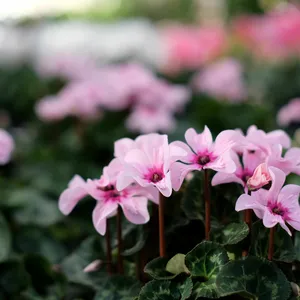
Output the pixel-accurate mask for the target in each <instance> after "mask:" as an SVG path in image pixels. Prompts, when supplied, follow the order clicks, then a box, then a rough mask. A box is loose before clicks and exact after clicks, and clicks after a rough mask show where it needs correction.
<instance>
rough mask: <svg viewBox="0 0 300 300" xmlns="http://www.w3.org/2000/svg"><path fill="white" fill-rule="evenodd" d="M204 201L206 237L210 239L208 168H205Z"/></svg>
mask: <svg viewBox="0 0 300 300" xmlns="http://www.w3.org/2000/svg"><path fill="white" fill-rule="evenodd" d="M204 201H205V239H206V240H208V241H209V239H210V237H209V233H210V189H209V174H208V170H207V169H205V170H204Z"/></svg>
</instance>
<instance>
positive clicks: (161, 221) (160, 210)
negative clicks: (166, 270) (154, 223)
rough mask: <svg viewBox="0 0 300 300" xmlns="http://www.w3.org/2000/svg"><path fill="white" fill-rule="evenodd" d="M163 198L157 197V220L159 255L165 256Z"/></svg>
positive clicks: (161, 196)
mask: <svg viewBox="0 0 300 300" xmlns="http://www.w3.org/2000/svg"><path fill="white" fill-rule="evenodd" d="M164 214H165V197H164V196H163V195H162V194H160V195H159V206H158V218H159V255H160V257H165V256H166V240H165V219H164Z"/></svg>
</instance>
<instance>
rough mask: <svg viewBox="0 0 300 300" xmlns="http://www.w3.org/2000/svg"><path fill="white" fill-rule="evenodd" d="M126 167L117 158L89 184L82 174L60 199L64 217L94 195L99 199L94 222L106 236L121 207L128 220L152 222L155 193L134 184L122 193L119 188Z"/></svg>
mask: <svg viewBox="0 0 300 300" xmlns="http://www.w3.org/2000/svg"><path fill="white" fill-rule="evenodd" d="M122 168H123V165H122V163H121V161H120V160H119V159H117V158H115V159H113V160H112V161H111V163H110V164H109V165H108V166H107V167H105V168H104V169H103V175H102V176H101V178H100V179H95V180H91V179H88V180H87V181H86V182H85V181H84V180H83V179H82V178H81V177H79V176H78V175H77V176H75V177H74V178H73V180H72V181H71V182H70V184H69V187H68V189H66V190H65V191H64V192H63V193H62V194H61V196H60V199H59V208H60V210H61V211H62V212H63V213H64V214H66V215H67V214H69V213H70V212H71V211H72V210H73V209H74V207H75V206H76V204H77V203H78V202H79V201H80V200H81V199H82V198H84V197H85V196H87V195H90V196H91V197H92V198H94V199H95V200H97V204H96V207H95V209H94V211H93V223H94V226H95V228H96V230H97V231H98V232H99V233H100V234H101V235H104V234H105V232H106V219H107V218H110V217H112V216H114V215H115V214H116V212H117V209H118V206H120V207H121V208H122V210H123V212H124V215H125V217H126V218H127V219H128V221H130V222H132V223H134V224H145V223H147V222H148V221H149V218H150V217H149V212H148V208H147V204H148V199H152V196H151V194H150V193H149V192H148V191H147V190H146V189H143V188H141V187H140V186H138V185H137V184H132V185H130V186H128V187H126V188H124V189H123V190H122V191H118V190H117V189H116V180H117V177H118V176H119V174H120V171H121V170H122Z"/></svg>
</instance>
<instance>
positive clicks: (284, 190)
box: [235, 167, 300, 235]
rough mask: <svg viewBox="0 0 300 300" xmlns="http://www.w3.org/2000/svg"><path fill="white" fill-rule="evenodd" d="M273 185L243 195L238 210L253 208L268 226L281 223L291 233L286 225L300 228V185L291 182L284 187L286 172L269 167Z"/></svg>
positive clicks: (239, 200)
mask: <svg viewBox="0 0 300 300" xmlns="http://www.w3.org/2000/svg"><path fill="white" fill-rule="evenodd" d="M269 172H270V175H271V178H272V185H271V188H270V189H269V190H265V189H259V190H258V191H255V192H252V193H251V196H250V195H247V194H243V195H241V196H240V197H239V198H238V200H237V202H236V206H235V209H236V211H241V210H246V209H253V211H254V212H255V214H256V216H257V217H258V218H260V219H262V220H263V224H264V226H265V227H267V228H271V227H274V226H275V225H276V224H278V223H279V225H280V226H281V227H282V228H283V229H284V230H286V231H287V233H288V234H289V235H291V231H290V229H289V228H288V226H287V225H286V223H288V224H289V225H290V226H292V227H293V228H295V229H296V230H300V206H299V202H298V198H299V194H300V186H298V185H294V184H289V185H286V186H284V187H283V185H284V182H285V174H284V172H283V171H281V170H279V169H277V168H274V167H269Z"/></svg>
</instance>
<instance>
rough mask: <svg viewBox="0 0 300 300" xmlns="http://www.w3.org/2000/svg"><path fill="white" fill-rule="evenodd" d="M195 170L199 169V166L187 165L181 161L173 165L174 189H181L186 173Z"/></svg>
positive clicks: (172, 178)
mask: <svg viewBox="0 0 300 300" xmlns="http://www.w3.org/2000/svg"><path fill="white" fill-rule="evenodd" d="M194 170H198V166H196V165H186V164H183V163H180V162H176V163H174V164H173V165H172V166H171V171H170V172H171V181H172V187H173V189H174V191H179V189H180V187H181V185H182V183H183V181H184V178H185V177H186V175H187V174H188V173H189V172H190V171H194Z"/></svg>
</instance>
